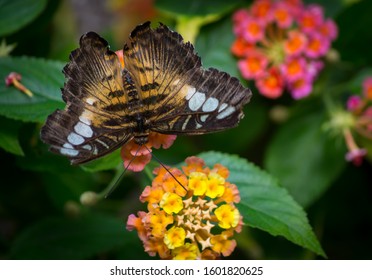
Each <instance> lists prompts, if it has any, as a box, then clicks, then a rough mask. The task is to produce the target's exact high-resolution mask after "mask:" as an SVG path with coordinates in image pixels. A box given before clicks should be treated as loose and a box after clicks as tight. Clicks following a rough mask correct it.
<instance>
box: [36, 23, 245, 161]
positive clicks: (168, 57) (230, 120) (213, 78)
mask: <svg viewBox="0 0 372 280" xmlns="http://www.w3.org/2000/svg"><path fill="white" fill-rule="evenodd" d="M123 58H124V68H123V67H122V65H121V63H120V61H119V58H118V56H117V55H116V54H115V53H114V52H112V51H110V50H109V48H108V43H107V42H106V41H105V40H104V39H103V38H101V37H100V36H99V35H97V34H96V33H94V32H88V33H86V34H84V35H83V36H82V37H81V38H80V48H78V49H76V50H74V51H72V52H71V54H70V62H69V63H68V64H67V65H66V66H65V67H64V69H63V73H64V74H65V77H66V82H65V84H64V88H63V89H62V98H63V100H64V101H65V102H66V108H65V109H64V110H57V111H55V112H54V113H53V114H51V115H50V116H49V117H48V119H47V121H46V123H45V125H44V126H43V128H42V130H41V139H42V140H43V141H44V142H45V143H47V144H49V145H50V150H51V151H53V152H56V153H58V154H62V155H65V156H67V157H68V158H69V159H70V160H71V162H72V163H73V164H80V163H84V162H88V161H91V160H93V159H96V158H99V157H102V156H103V155H106V154H108V153H110V152H112V151H113V150H115V149H117V148H119V147H120V146H122V145H123V144H125V143H126V142H128V141H129V140H131V139H134V141H135V142H136V143H137V144H139V145H144V144H146V143H147V141H148V135H149V133H150V132H151V131H153V132H158V133H162V134H184V135H196V134H205V133H210V132H215V131H220V130H224V129H228V128H232V127H235V126H237V125H238V123H239V120H240V119H241V118H242V117H243V116H244V114H243V112H242V108H243V106H244V105H245V104H246V103H248V102H249V100H250V98H251V95H252V93H251V91H250V90H249V89H248V88H244V87H243V86H242V85H241V84H240V82H239V80H238V79H237V78H234V77H231V76H230V75H229V74H227V73H225V72H222V71H219V70H216V69H213V68H209V69H203V68H202V65H201V60H200V57H199V56H197V54H196V53H195V51H194V47H193V46H192V44H190V43H189V42H187V43H185V42H184V41H183V39H182V37H181V35H180V34H178V33H177V32H174V31H171V30H170V29H169V28H168V27H166V26H165V25H163V24H160V26H159V27H157V28H156V29H151V27H150V22H146V23H144V24H142V25H139V26H137V27H136V28H135V29H134V30H133V31H132V32H131V34H130V37H129V41H128V43H126V44H125V45H124V48H123Z"/></svg>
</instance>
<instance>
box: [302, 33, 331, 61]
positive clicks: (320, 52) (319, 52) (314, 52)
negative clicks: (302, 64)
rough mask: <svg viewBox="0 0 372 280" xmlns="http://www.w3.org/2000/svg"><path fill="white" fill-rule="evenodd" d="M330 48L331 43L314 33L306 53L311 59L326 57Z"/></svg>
mask: <svg viewBox="0 0 372 280" xmlns="http://www.w3.org/2000/svg"><path fill="white" fill-rule="evenodd" d="M329 48H330V41H329V40H327V39H325V38H324V37H322V36H321V35H319V34H317V33H314V34H312V35H311V36H310V39H309V41H308V44H307V46H306V49H305V53H306V55H307V56H308V57H309V58H319V57H321V56H324V55H325V54H326V53H327V52H328V50H329Z"/></svg>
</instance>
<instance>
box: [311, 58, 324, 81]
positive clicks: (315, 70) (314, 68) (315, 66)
mask: <svg viewBox="0 0 372 280" xmlns="http://www.w3.org/2000/svg"><path fill="white" fill-rule="evenodd" d="M323 67H324V63H323V61H320V60H310V61H309V62H308V64H307V74H308V75H309V76H310V77H311V78H312V79H313V80H314V78H315V77H316V76H318V74H319V72H320V71H321V70H322V69H323Z"/></svg>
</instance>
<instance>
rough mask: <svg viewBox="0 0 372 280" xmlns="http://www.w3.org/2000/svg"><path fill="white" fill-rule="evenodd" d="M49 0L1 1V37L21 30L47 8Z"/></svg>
mask: <svg viewBox="0 0 372 280" xmlns="http://www.w3.org/2000/svg"><path fill="white" fill-rule="evenodd" d="M46 4H47V0H11V1H9V0H0V36H3V35H7V34H10V33H12V32H15V31H17V30H19V29H21V28H22V27H23V26H25V25H26V24H28V23H30V22H31V21H32V20H33V19H35V18H36V17H37V16H38V15H39V14H40V13H41V12H42V11H43V10H44V9H45V7H46Z"/></svg>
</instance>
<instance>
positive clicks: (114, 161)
mask: <svg viewBox="0 0 372 280" xmlns="http://www.w3.org/2000/svg"><path fill="white" fill-rule="evenodd" d="M120 162H122V159H121V157H120V149H117V150H116V151H115V152H113V153H110V154H108V155H106V156H104V157H102V158H99V159H96V160H94V161H92V162H89V163H86V164H84V165H82V168H83V169H84V170H86V171H89V172H97V171H103V170H111V169H115V168H117V167H118V165H119V164H120Z"/></svg>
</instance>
